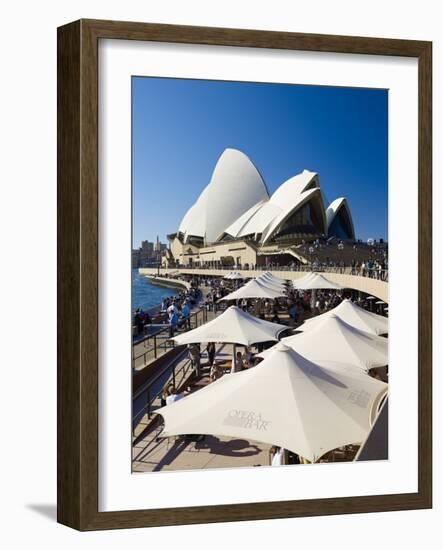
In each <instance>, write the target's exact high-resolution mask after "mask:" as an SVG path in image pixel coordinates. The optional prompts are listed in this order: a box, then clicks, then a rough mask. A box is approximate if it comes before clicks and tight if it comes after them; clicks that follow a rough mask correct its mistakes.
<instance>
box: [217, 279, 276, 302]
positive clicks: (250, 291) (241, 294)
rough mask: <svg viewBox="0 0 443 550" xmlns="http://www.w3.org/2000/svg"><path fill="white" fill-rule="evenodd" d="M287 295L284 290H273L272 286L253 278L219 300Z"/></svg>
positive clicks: (273, 298) (272, 297)
mask: <svg viewBox="0 0 443 550" xmlns="http://www.w3.org/2000/svg"><path fill="white" fill-rule="evenodd" d="M284 296H285V292H284V291H283V290H273V289H272V288H270V287H267V286H265V285H264V284H263V283H260V282H259V281H257V280H255V279H252V280H251V281H249V282H248V283H246V284H245V285H243V286H242V287H240V288H239V289H238V290H235V291H234V292H231V293H230V294H228V295H227V296H224V297H223V298H220V300H219V302H221V301H222V300H225V301H226V300H241V299H243V298H246V299H247V298H271V299H272V300H275V298H282V297H284Z"/></svg>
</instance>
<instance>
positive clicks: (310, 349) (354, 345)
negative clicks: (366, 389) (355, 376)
mask: <svg viewBox="0 0 443 550" xmlns="http://www.w3.org/2000/svg"><path fill="white" fill-rule="evenodd" d="M321 317H323V318H322V319H321V320H320V321H319V322H318V323H315V324H314V325H313V326H312V328H310V329H309V330H306V331H305V332H303V333H301V334H296V335H294V336H289V337H287V338H283V339H282V340H281V341H282V343H284V344H285V345H287V346H289V347H291V348H292V349H294V350H295V351H296V352H297V353H299V354H300V355H303V357H306V359H309V360H310V361H313V362H314V363H318V364H320V365H323V366H328V367H330V368H331V369H334V370H336V369H341V368H342V367H343V368H345V369H346V370H348V368H349V366H351V365H352V366H353V367H354V369H357V370H358V371H360V372H368V370H369V369H371V368H374V367H384V366H385V365H387V364H388V362H389V357H388V340H387V339H386V338H383V337H382V336H375V335H373V334H369V333H367V332H363V331H362V330H359V329H357V328H355V327H353V326H351V325H349V324H348V323H346V322H345V321H343V320H342V319H340V317H338V316H337V315H329V316H327V317H326V316H321ZM272 349H273V348H271V349H269V350H266V351H264V352H262V353H260V354H259V357H263V358H265V357H267V356H268V355H269V354H270V353H271V350H272Z"/></svg>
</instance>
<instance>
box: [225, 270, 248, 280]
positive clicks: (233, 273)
mask: <svg viewBox="0 0 443 550" xmlns="http://www.w3.org/2000/svg"><path fill="white" fill-rule="evenodd" d="M223 279H244V277H243V275H242V274H241V273H239V272H238V271H231V272H230V273H228V274H227V275H225V276H224V277H223Z"/></svg>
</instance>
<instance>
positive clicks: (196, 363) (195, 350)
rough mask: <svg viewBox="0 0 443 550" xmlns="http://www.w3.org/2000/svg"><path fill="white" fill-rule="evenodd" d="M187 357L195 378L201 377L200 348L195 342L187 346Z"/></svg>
mask: <svg viewBox="0 0 443 550" xmlns="http://www.w3.org/2000/svg"><path fill="white" fill-rule="evenodd" d="M188 353H189V358H190V360H191V364H192V368H193V369H194V372H195V375H196V377H197V378H200V377H201V363H200V348H199V346H197V345H196V344H190V345H189V346H188Z"/></svg>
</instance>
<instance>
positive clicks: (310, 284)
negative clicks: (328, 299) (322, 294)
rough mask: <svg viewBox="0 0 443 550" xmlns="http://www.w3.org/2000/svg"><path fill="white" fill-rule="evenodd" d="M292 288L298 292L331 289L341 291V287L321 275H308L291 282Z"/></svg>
mask: <svg viewBox="0 0 443 550" xmlns="http://www.w3.org/2000/svg"><path fill="white" fill-rule="evenodd" d="M292 284H293V285H294V288H297V289H300V290H315V289H321V288H331V289H335V290H339V289H342V288H343V287H342V286H340V285H338V284H337V283H334V282H332V281H330V280H329V279H327V278H326V277H325V276H324V275H322V274H321V273H315V272H314V273H309V274H308V275H306V276H305V277H302V278H301V279H299V280H295V281H293V282H292Z"/></svg>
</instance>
